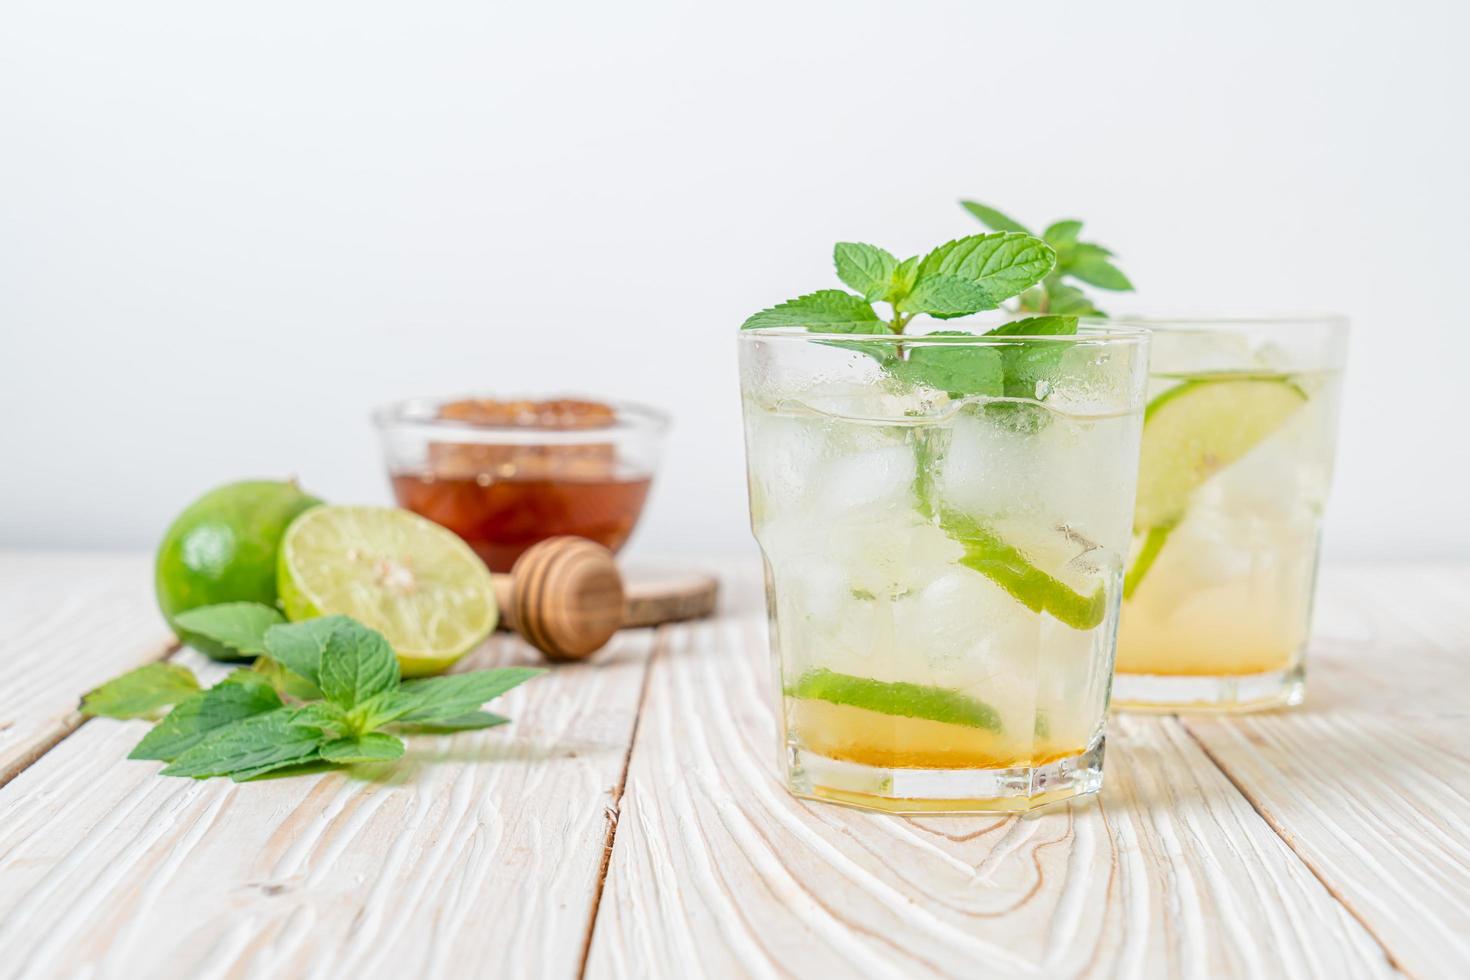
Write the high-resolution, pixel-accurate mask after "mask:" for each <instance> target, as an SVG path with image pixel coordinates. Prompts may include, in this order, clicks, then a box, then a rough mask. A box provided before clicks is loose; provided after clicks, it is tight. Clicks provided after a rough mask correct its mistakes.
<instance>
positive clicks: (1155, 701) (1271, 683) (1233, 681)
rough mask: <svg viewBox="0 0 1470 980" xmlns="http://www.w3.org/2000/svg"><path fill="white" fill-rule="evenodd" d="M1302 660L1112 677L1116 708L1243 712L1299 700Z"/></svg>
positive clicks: (1303, 675)
mask: <svg viewBox="0 0 1470 980" xmlns="http://www.w3.org/2000/svg"><path fill="white" fill-rule="evenodd" d="M1305 694H1306V670H1305V669H1304V668H1303V666H1302V665H1301V664H1299V663H1298V664H1296V665H1295V666H1292V667H1288V668H1286V669H1285V670H1271V671H1266V672H1265V673H1261V674H1234V675H1210V674H1125V673H1123V672H1121V671H1119V672H1118V673H1117V674H1116V675H1114V677H1113V710H1114V711H1153V712H1160V713H1168V714H1174V713H1177V712H1220V713H1230V712H1244V711H1267V710H1269V709H1271V708H1284V707H1288V706H1290V705H1293V704H1301V703H1302V697H1303V696H1304V695H1305Z"/></svg>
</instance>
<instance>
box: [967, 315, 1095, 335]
mask: <svg viewBox="0 0 1470 980" xmlns="http://www.w3.org/2000/svg"><path fill="white" fill-rule="evenodd" d="M1076 332H1077V318H1076V317H1075V316H1056V315H1054V314H1048V315H1046V316H1027V317H1022V318H1021V319H1019V320H1011V321H1010V322H1008V323H1003V324H1001V325H1000V326H998V327H996V328H995V329H994V330H990V331H988V332H986V334H985V336H987V337H1046V336H1053V335H1065V334H1074V333H1076Z"/></svg>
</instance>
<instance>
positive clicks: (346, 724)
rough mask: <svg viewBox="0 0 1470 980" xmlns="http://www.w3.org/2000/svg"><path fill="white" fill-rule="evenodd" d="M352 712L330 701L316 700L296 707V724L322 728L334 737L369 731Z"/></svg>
mask: <svg viewBox="0 0 1470 980" xmlns="http://www.w3.org/2000/svg"><path fill="white" fill-rule="evenodd" d="M352 714H353V713H352V712H349V711H348V710H347V709H345V708H342V707H339V706H338V705H335V704H333V703H332V702H330V701H314V702H312V703H311V704H307V705H302V706H301V707H300V708H297V709H296V718H295V724H297V725H309V726H310V727H312V728H320V729H321V730H322V731H323V732H324V733H326V734H328V735H331V736H332V737H333V738H336V737H338V736H343V737H345V736H348V735H352V734H355V733H357V732H362V731H367V729H366V728H365V727H363V726H362V725H361V724H358V723H357V721H356V720H355V719H354V718H353V717H352Z"/></svg>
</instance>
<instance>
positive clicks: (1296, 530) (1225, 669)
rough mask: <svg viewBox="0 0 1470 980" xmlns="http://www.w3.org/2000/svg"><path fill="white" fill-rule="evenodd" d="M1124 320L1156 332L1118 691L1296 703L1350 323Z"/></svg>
mask: <svg viewBox="0 0 1470 980" xmlns="http://www.w3.org/2000/svg"><path fill="white" fill-rule="evenodd" d="M1113 322H1118V321H1113ZM1128 322H1129V323H1130V324H1131V325H1134V326H1143V327H1147V328H1148V329H1150V330H1152V331H1153V334H1154V340H1153V363H1152V366H1151V368H1150V373H1149V388H1148V406H1147V408H1146V410H1145V412H1144V424H1143V450H1142V454H1141V462H1140V468H1139V477H1138V504H1137V509H1136V510H1135V513H1134V521H1133V543H1132V546H1131V548H1130V551H1129V558H1128V572H1127V576H1126V579H1125V584H1124V588H1123V596H1124V598H1123V619H1122V626H1121V629H1120V632H1119V636H1118V674H1117V680H1116V682H1115V684H1114V688H1113V697H1114V702H1115V704H1116V705H1117V706H1118V707H1119V708H1123V709H1157V710H1163V711H1177V710H1215V711H1238V710H1250V709H1256V708H1269V707H1275V706H1278V705H1288V704H1296V703H1298V702H1300V701H1301V699H1302V694H1303V676H1304V674H1303V667H1304V664H1303V653H1304V651H1305V648H1306V644H1307V634H1308V629H1309V627H1310V624H1311V613H1312V595H1313V587H1314V584H1315V580H1316V574H1317V551H1318V541H1319V536H1320V530H1321V522H1322V512H1323V508H1324V506H1325V504H1326V501H1327V489H1328V485H1329V483H1330V481H1331V476H1332V456H1333V448H1334V443H1335V440H1336V433H1337V410H1338V390H1339V385H1340V381H1341V377H1342V368H1343V362H1344V358H1345V355H1346V351H1347V323H1346V321H1345V320H1343V319H1342V318H1340V317H1334V316H1317V317H1299V318H1283V319H1219V320H1196V321H1180V320H1130V321H1128Z"/></svg>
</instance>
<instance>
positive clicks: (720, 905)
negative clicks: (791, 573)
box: [587, 588, 1394, 978]
mask: <svg viewBox="0 0 1470 980" xmlns="http://www.w3.org/2000/svg"><path fill="white" fill-rule="evenodd" d="M744 591H745V593H746V594H747V595H748V594H749V589H748V588H747V589H746V590H744ZM666 634H667V636H668V637H669V639H668V641H667V642H666V643H665V644H664V645H663V646H662V647H661V650H660V653H659V655H658V656H657V657H656V659H655V661H654V665H653V667H652V668H651V670H650V675H649V680H648V691H647V695H646V698H645V705H644V712H643V715H642V717H641V719H640V722H639V729H638V736H637V739H636V744H635V746H634V751H633V757H632V763H631V766H630V768H629V773H628V783H627V788H626V791H625V794H624V797H623V804H622V808H621V816H620V819H619V824H618V829H617V834H616V838H615V846H614V850H613V855H612V859H611V863H610V867H609V873H608V878H607V881H606V883H605V886H604V893H603V900H602V902H601V905H600V906H599V910H598V918H597V922H596V925H595V929H594V932H593V937H592V946H591V950H590V957H589V962H588V970H587V975H588V976H589V977H593V978H603V977H629V976H644V975H655V976H695V975H714V976H753V977H767V976H811V977H826V976H831V975H858V976H871V977H912V976H916V975H923V976H927V975H936V976H980V975H986V974H990V973H994V974H998V975H1002V976H1025V975H1045V976H1110V975H1114V974H1120V975H1125V976H1140V975H1149V976H1164V975H1177V976H1283V977H1297V976H1320V977H1332V978H1338V977H1357V976H1383V975H1389V974H1392V973H1393V972H1394V971H1393V970H1392V968H1391V966H1390V964H1389V963H1388V961H1387V959H1386V958H1385V956H1384V954H1383V951H1382V949H1381V947H1380V946H1379V945H1378V944H1377V943H1376V942H1375V941H1374V939H1373V938H1372V937H1371V936H1370V935H1369V934H1368V933H1367V931H1366V930H1365V929H1364V928H1363V927H1362V926H1361V924H1360V923H1358V922H1357V921H1356V920H1354V919H1353V918H1352V917H1351V916H1350V915H1349V914H1348V913H1347V912H1346V911H1345V910H1344V909H1343V908H1342V906H1341V905H1340V904H1339V903H1338V902H1336V901H1335V900H1334V899H1333V897H1332V896H1331V895H1330V894H1329V892H1328V890H1327V889H1326V888H1324V887H1323V885H1322V884H1321V882H1320V881H1318V880H1317V878H1316V877H1315V876H1314V875H1313V874H1312V873H1311V872H1310V871H1309V870H1308V869H1307V868H1306V867H1305V866H1304V865H1303V864H1302V863H1301V861H1300V860H1299V859H1298V858H1297V857H1296V856H1295V855H1294V854H1293V853H1292V852H1291V851H1290V849H1289V848H1287V847H1286V845H1285V844H1284V843H1283V842H1282V841H1281V839H1280V838H1279V837H1278V836H1277V835H1276V834H1275V833H1274V832H1273V831H1272V830H1271V828H1270V827H1269V826H1267V824H1266V823H1265V822H1264V821H1263V820H1262V819H1261V818H1260V817H1259V815H1257V814H1256V813H1255V812H1254V810H1253V809H1252V808H1251V806H1250V804H1249V803H1248V802H1247V801H1246V800H1245V799H1244V798H1243V797H1242V796H1241V795H1240V794H1239V793H1238V792H1237V791H1236V790H1235V788H1234V787H1233V786H1232V785H1231V784H1230V783H1229V781H1228V780H1226V779H1225V777H1224V776H1223V775H1222V774H1221V773H1220V772H1219V771H1218V770H1217V769H1216V768H1215V767H1214V766H1213V765H1211V764H1210V762H1209V760H1208V759H1207V758H1205V757H1204V755H1203V753H1202V752H1201V751H1200V749H1199V748H1198V746H1197V745H1196V744H1195V743H1194V742H1193V740H1192V739H1191V738H1190V737H1189V736H1188V734H1187V733H1186V732H1185V731H1184V729H1183V728H1182V727H1181V726H1180V725H1179V723H1178V722H1177V721H1175V720H1173V719H1171V718H1151V717H1136V718H1123V719H1117V720H1116V721H1115V722H1114V723H1113V724H1112V725H1111V726H1110V735H1109V739H1110V744H1109V751H1108V760H1107V773H1108V774H1107V780H1106V789H1105V792H1104V794H1103V797H1102V800H1101V801H1097V800H1091V801H1083V802H1073V803H1071V804H1066V805H1062V806H1060V807H1055V808H1052V809H1050V810H1049V811H1047V812H1044V813H1040V814H1033V815H1030V816H1027V817H1020V818H1018V817H1005V816H989V817H910V818H901V817H892V816H886V815H881V814H870V813H864V812H860V811H856V810H850V809H846V808H842V807H838V806H833V805H830V804H823V803H815V802H807V801H801V800H797V799H795V798H793V797H791V796H790V795H788V794H787V793H786V792H785V790H784V789H783V788H782V786H781V785H780V784H779V782H778V779H777V776H776V771H775V756H776V751H777V746H776V744H775V741H776V734H775V733H776V727H775V719H774V717H773V713H772V706H771V699H770V692H769V691H768V689H767V686H768V674H769V671H768V668H767V655H766V641H765V635H764V623H763V622H762V620H761V619H760V617H759V616H758V615H751V614H747V615H744V616H741V617H738V618H733V619H732V618H726V619H724V620H722V621H716V622H713V623H704V624H694V625H687V626H671V627H666Z"/></svg>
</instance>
